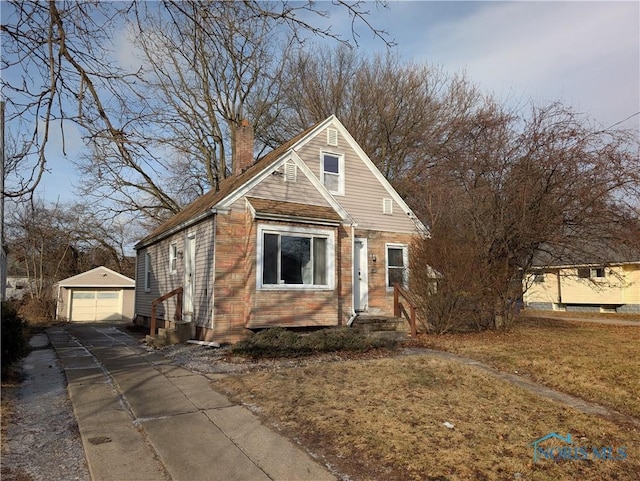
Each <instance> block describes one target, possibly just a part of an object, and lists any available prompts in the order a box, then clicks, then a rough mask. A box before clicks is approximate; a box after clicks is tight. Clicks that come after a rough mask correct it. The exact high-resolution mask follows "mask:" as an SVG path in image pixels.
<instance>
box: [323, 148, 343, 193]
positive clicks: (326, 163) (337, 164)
mask: <svg viewBox="0 0 640 481" xmlns="http://www.w3.org/2000/svg"><path fill="white" fill-rule="evenodd" d="M320 172H321V174H322V179H321V180H322V183H323V184H324V186H325V187H326V188H327V190H328V191H329V192H331V193H332V194H340V195H343V194H344V155H342V154H332V153H328V152H323V153H322V162H321V166H320Z"/></svg>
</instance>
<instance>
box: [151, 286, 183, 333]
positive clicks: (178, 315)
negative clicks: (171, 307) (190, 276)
mask: <svg viewBox="0 0 640 481" xmlns="http://www.w3.org/2000/svg"><path fill="white" fill-rule="evenodd" d="M173 296H178V298H177V302H176V313H175V315H174V316H173V317H174V320H175V321H178V322H179V321H181V320H182V287H178V288H177V289H174V290H172V291H171V292H169V293H167V294H165V295H164V296H161V297H158V298H157V299H154V300H153V301H151V323H150V326H149V331H150V332H149V334H151V335H152V336H155V335H156V322H157V320H156V306H157V305H158V304H160V303H162V302H164V301H166V300H167V299H170V298H171V297H173Z"/></svg>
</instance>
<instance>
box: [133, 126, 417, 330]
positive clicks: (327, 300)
mask: <svg viewBox="0 0 640 481" xmlns="http://www.w3.org/2000/svg"><path fill="white" fill-rule="evenodd" d="M236 150H237V152H238V155H237V157H236V163H235V165H234V166H233V170H234V172H233V176H231V177H230V178H228V179H226V180H225V181H224V182H222V183H221V185H220V190H219V191H218V192H214V191H211V192H209V193H207V194H205V195H203V196H201V197H200V198H198V199H197V200H196V201H195V202H193V203H192V204H190V205H189V206H187V207H186V208H185V209H184V210H183V211H181V212H180V213H178V214H176V215H175V216H174V217H172V218H170V219H169V220H168V221H167V222H165V223H164V224H162V225H161V226H160V227H158V228H157V229H156V230H155V231H153V232H151V233H150V234H149V235H148V236H147V237H145V238H144V239H142V240H141V241H140V242H138V244H137V245H136V251H137V267H136V269H137V275H136V314H137V322H138V323H145V324H146V323H148V322H149V320H150V317H151V304H152V301H153V300H154V299H157V298H159V297H161V296H164V295H166V294H168V293H170V292H171V291H173V290H175V289H177V288H180V287H181V288H183V301H182V306H181V308H182V319H183V320H186V321H191V322H193V323H194V324H195V329H193V331H194V332H195V335H196V338H197V339H200V340H206V341H217V342H235V341H237V340H239V339H241V338H243V337H245V336H246V335H247V334H249V333H250V331H251V330H255V329H261V328H266V327H272V326H285V327H309V326H339V325H347V324H349V323H350V322H351V321H353V319H354V318H355V317H356V315H357V314H358V313H378V314H388V315H391V314H392V313H393V288H392V286H393V284H394V283H401V284H403V285H406V283H407V282H408V272H407V266H408V255H409V250H408V247H409V243H410V241H411V239H412V237H413V236H415V235H416V234H417V233H418V232H420V230H421V229H424V227H423V226H422V225H421V224H420V222H419V221H418V220H417V218H416V217H415V215H414V214H413V213H412V212H411V210H410V209H409V207H408V206H407V204H406V203H405V202H404V201H403V200H402V198H401V197H400V196H399V195H398V193H397V192H396V191H395V190H394V189H393V188H392V187H391V185H390V184H389V183H388V182H387V180H386V179H385V178H384V177H383V175H382V174H381V173H380V172H379V171H378V169H377V168H376V167H375V165H374V164H373V162H372V161H371V160H370V159H369V157H367V155H366V154H365V153H364V152H363V151H362V149H361V148H360V146H359V145H358V144H357V143H356V142H355V140H354V139H353V137H352V136H351V135H350V134H349V132H347V130H346V129H345V128H344V126H343V125H342V124H341V123H340V121H339V120H338V119H337V118H336V117H334V116H331V117H329V118H328V119H326V120H325V121H323V122H320V123H319V124H317V125H315V126H313V127H311V128H309V129H307V130H306V131H304V132H302V133H301V134H299V135H298V136H296V137H295V138H293V139H291V140H290V141H289V142H287V143H285V144H284V145H282V146H280V147H279V148H277V149H275V150H274V151H272V152H270V153H269V154H267V155H266V156H265V157H263V158H261V159H259V160H258V161H256V162H255V163H254V159H253V130H252V128H251V127H250V126H249V125H248V123H247V122H246V121H245V122H243V125H242V126H241V127H240V129H239V132H238V134H237V138H236ZM177 306H178V302H177V296H174V297H171V298H169V299H168V300H166V301H164V302H161V303H159V304H158V305H157V317H159V318H160V319H163V320H166V321H171V320H173V319H174V318H176V307H177ZM163 324H164V322H160V323H159V325H160V326H162V325H163Z"/></svg>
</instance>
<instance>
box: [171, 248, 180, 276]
mask: <svg viewBox="0 0 640 481" xmlns="http://www.w3.org/2000/svg"><path fill="white" fill-rule="evenodd" d="M177 272H178V244H177V243H175V242H174V243H172V244H171V245H169V273H171V274H175V273H177Z"/></svg>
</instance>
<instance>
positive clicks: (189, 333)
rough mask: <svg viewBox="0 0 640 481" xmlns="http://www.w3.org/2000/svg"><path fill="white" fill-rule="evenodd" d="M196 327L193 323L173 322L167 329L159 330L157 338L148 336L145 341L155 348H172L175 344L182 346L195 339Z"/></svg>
mask: <svg viewBox="0 0 640 481" xmlns="http://www.w3.org/2000/svg"><path fill="white" fill-rule="evenodd" d="M193 329H194V325H193V323H192V322H186V321H181V322H175V321H171V322H169V323H168V325H167V327H161V328H159V329H158V334H157V335H156V336H150V335H148V336H147V337H146V339H145V341H146V343H147V345H149V346H153V347H164V346H172V345H174V344H182V343H183V342H186V341H188V340H189V339H191V338H192V337H193V334H194V333H193Z"/></svg>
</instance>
